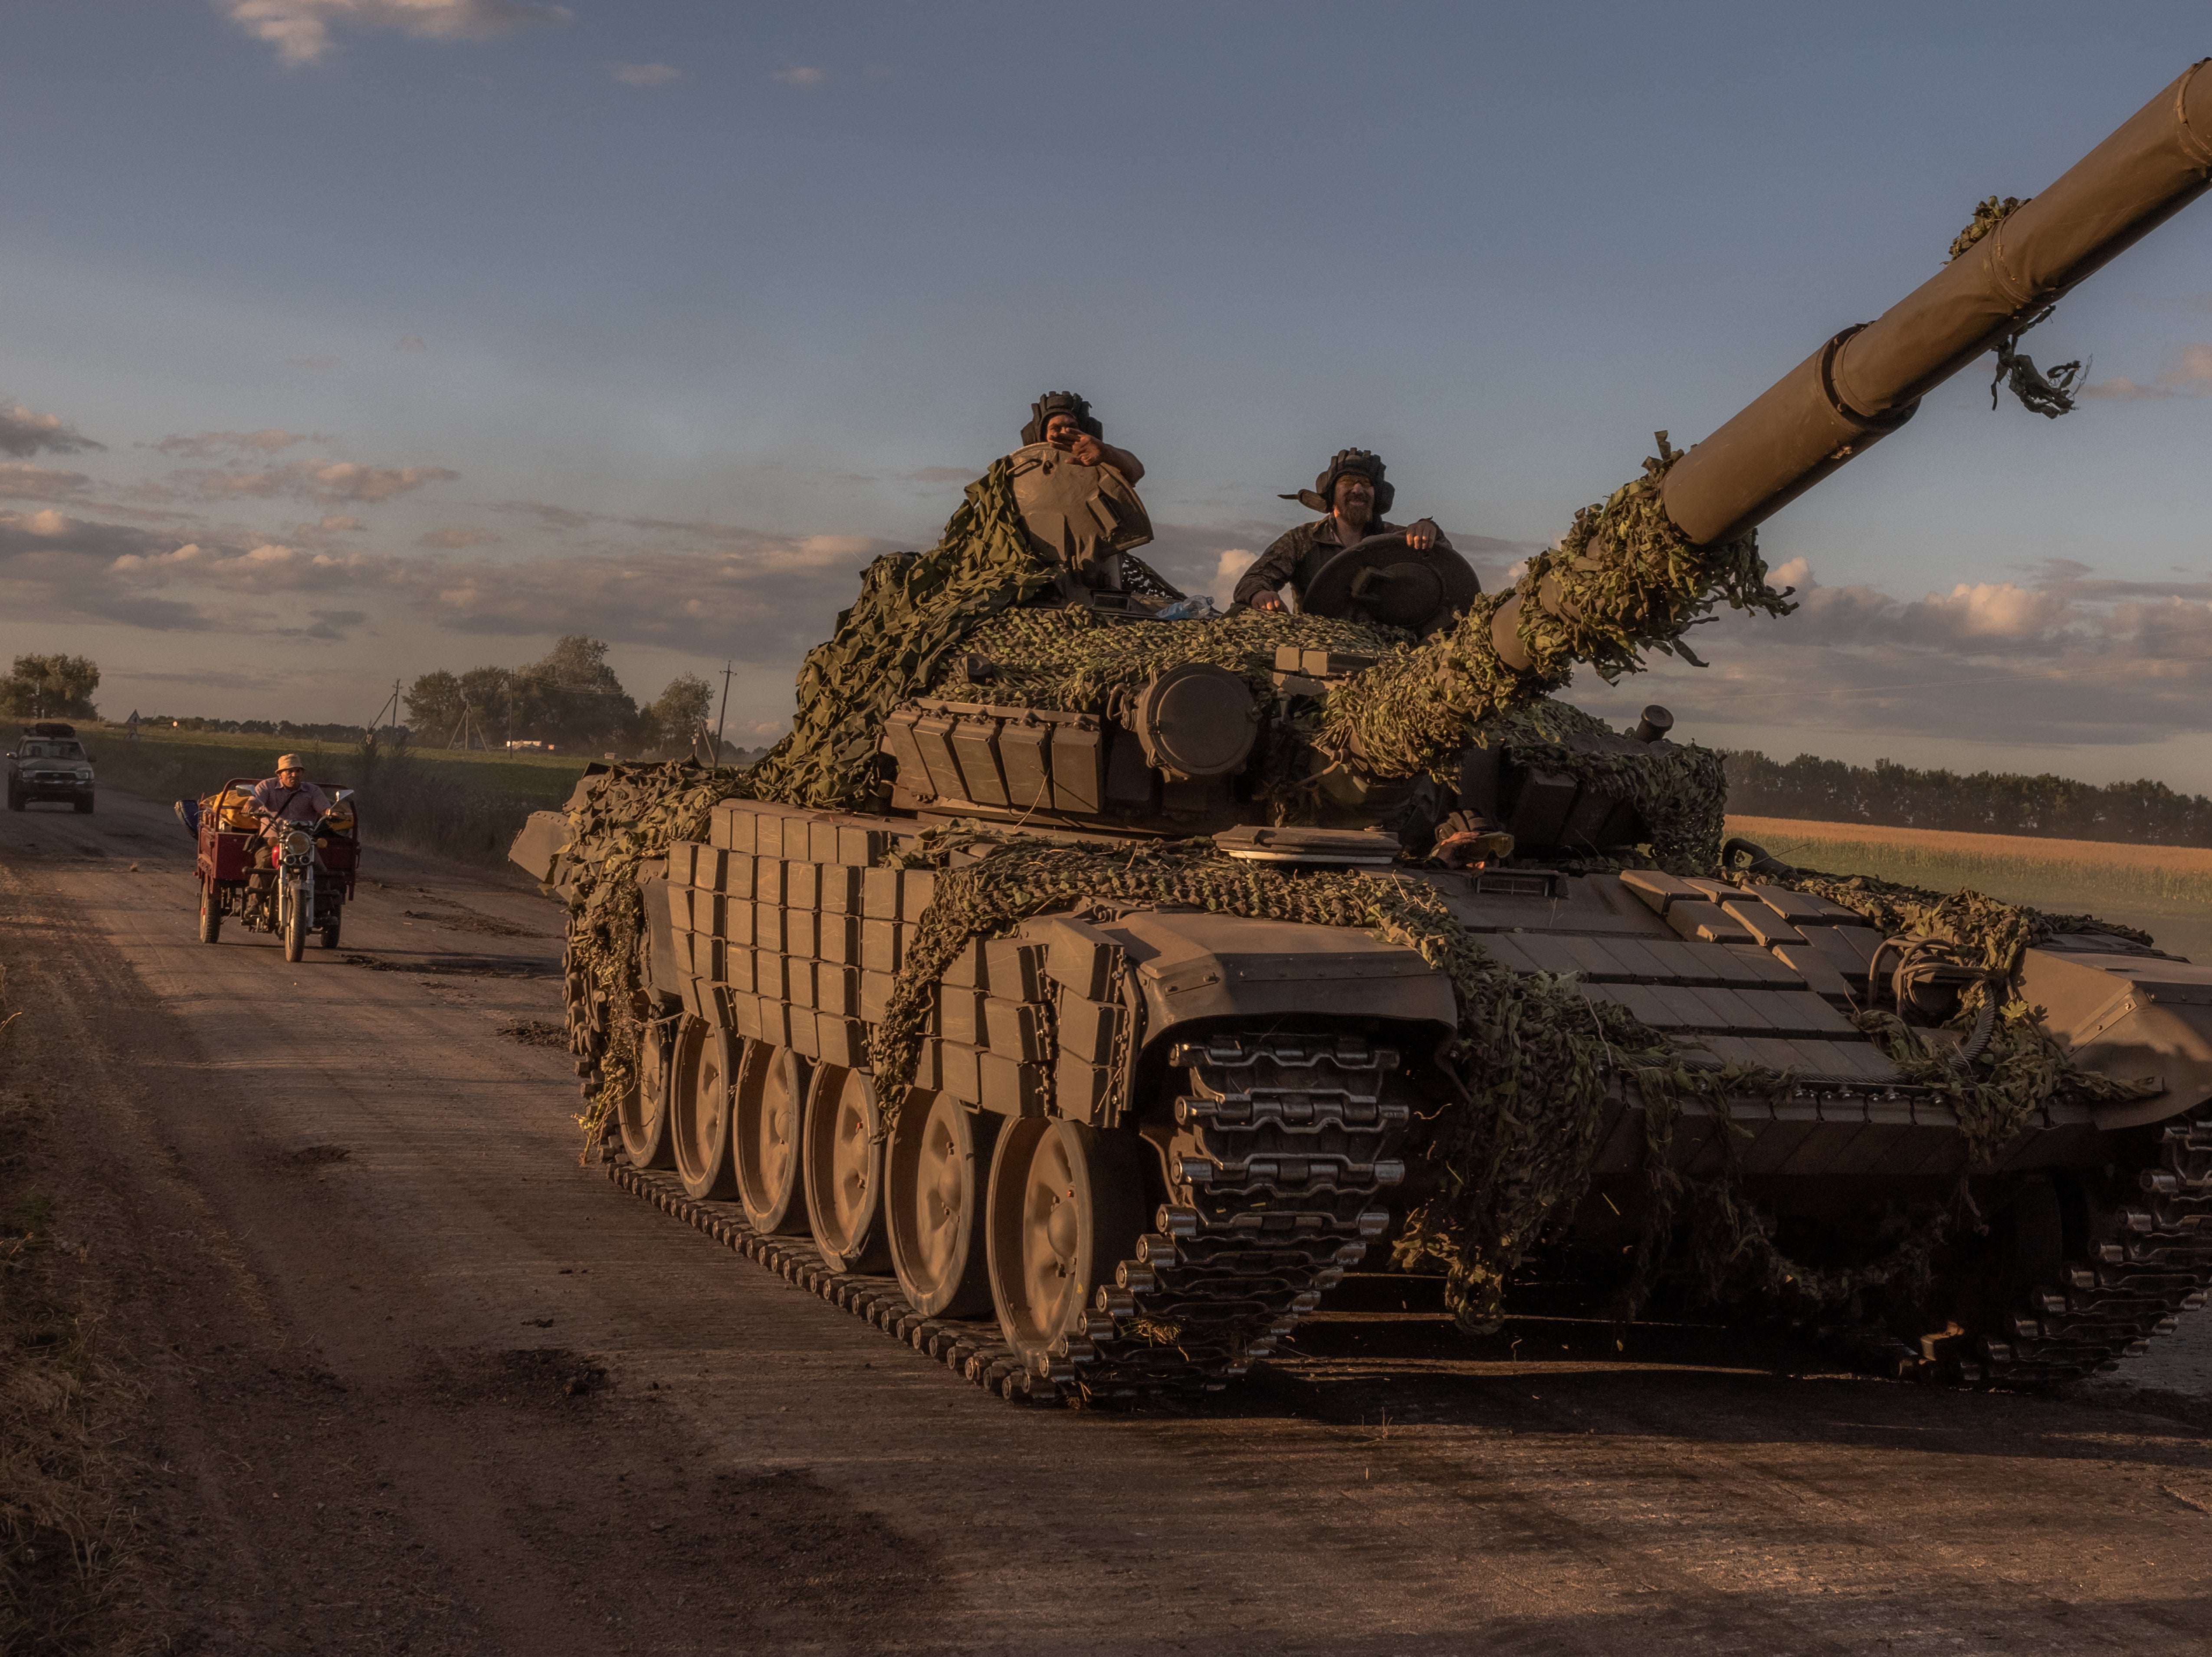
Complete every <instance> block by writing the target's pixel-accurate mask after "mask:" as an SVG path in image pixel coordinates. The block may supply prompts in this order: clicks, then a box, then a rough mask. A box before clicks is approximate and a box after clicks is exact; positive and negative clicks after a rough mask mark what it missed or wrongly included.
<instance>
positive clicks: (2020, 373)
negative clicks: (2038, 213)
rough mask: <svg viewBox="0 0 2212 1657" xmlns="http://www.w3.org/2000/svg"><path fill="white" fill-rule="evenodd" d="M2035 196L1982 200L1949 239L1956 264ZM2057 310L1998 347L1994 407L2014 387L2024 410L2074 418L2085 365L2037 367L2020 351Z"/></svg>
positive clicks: (2045, 311)
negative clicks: (2025, 339)
mask: <svg viewBox="0 0 2212 1657" xmlns="http://www.w3.org/2000/svg"><path fill="white" fill-rule="evenodd" d="M2033 200H2034V197H2032V196H2030V197H2019V196H2007V197H2004V199H2003V200H2002V201H2000V200H1998V199H1997V197H1995V196H1988V197H1984V198H1983V199H1982V201H1981V202H1980V203H1978V205H1977V206H1976V207H1975V209H1974V216H1973V217H1972V218H1971V219H1969V220H1967V221H1966V228H1965V229H1964V230H1961V231H1960V233H1959V234H1957V235H1955V236H1954V237H1953V238H1952V239H1951V258H1952V260H1954V261H1955V260H1957V259H1958V258H1960V257H1961V256H1963V255H1964V254H1966V252H1970V251H1971V250H1972V248H1974V247H1975V246H1978V245H1979V243H1980V242H1981V240H1982V238H1983V237H1984V236H1986V235H1988V234H1990V232H1991V231H1992V230H1995V229H1996V228H1997V227H1998V226H1999V225H2001V224H2002V223H2003V222H2005V221H2006V220H2007V219H2008V218H2010V217H2011V216H2012V215H2014V214H2015V213H2017V212H2019V211H2020V209H2021V208H2023V207H2025V206H2027V203H2029V202H2030V201H2033ZM2056 308H2057V307H2054V306H2049V305H2046V306H2045V307H2043V308H2042V309H2041V310H2039V311H2038V312H2036V313H2034V314H2033V316H2031V317H2029V318H2028V319H2027V321H2025V322H2023V323H2021V325H2020V326H2018V327H2017V328H2015V329H2014V330H2013V331H2011V332H2010V333H2008V334H2007V335H2006V336H2005V337H2003V338H2002V339H2001V340H1999V341H1998V342H1997V344H1996V356H1997V367H1996V373H1995V374H1993V375H1991V376H1990V407H1991V408H1992V409H1994V408H1996V406H1997V394H1998V392H1999V391H2002V390H2004V389H2006V388H2007V387H2008V386H2009V387H2010V389H2011V391H2012V394H2013V395H2014V396H2015V397H2016V398H2019V399H2020V405H2021V408H2023V409H2026V410H2028V411H2029V412H2030V413H2033V414H2039V415H2042V416H2045V418H2046V419H2051V420H2056V419H2057V418H2058V416H2061V415H2063V414H2071V413H2073V412H2074V409H2075V396H2076V394H2077V393H2078V392H2079V391H2081V381H2082V378H2083V376H2084V375H2085V374H2086V373H2087V365H2086V364H2084V363H2082V362H2081V361H2078V360H2076V361H2073V362H2060V363H2056V364H2054V365H2052V366H2051V367H2048V368H2039V367H2036V366H2035V359H2034V358H2033V357H2031V356H2029V355H2027V353H2026V352H2025V351H2023V350H2021V349H2020V341H2021V335H2023V334H2025V333H2027V331H2028V330H2029V329H2031V328H2033V327H2036V326H2037V325H2039V324H2042V323H2045V322H2048V321H2050V320H2051V313H2052V312H2053V311H2054V310H2055V309H2056Z"/></svg>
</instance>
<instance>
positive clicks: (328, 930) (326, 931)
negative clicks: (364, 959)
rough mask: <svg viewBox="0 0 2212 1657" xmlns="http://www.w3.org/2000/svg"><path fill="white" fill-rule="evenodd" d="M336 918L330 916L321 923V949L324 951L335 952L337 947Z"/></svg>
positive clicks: (337, 918) (335, 916)
mask: <svg viewBox="0 0 2212 1657" xmlns="http://www.w3.org/2000/svg"><path fill="white" fill-rule="evenodd" d="M338 920H339V917H338V916H337V915H332V916H331V918H330V919H329V920H325V922H324V923H323V947H324V948H325V949H326V950H335V949H336V948H337V946H338Z"/></svg>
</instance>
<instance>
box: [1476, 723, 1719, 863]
mask: <svg viewBox="0 0 2212 1657" xmlns="http://www.w3.org/2000/svg"><path fill="white" fill-rule="evenodd" d="M1615 734H1616V733H1615V732H1614V731H1613V727H1612V726H1610V725H1607V724H1606V723H1605V721H1604V720H1602V719H1599V718H1597V717H1596V715H1595V714H1591V713H1584V712H1583V710H1582V709H1580V708H1578V707H1571V706H1569V705H1568V704H1567V703H1565V702H1558V701H1552V700H1551V699H1550V698H1549V697H1545V698H1542V699H1541V700H1539V701H1535V702H1533V703H1530V704H1528V705H1527V706H1525V707H1516V708H1515V709H1513V710H1512V711H1511V712H1510V713H1505V714H1503V715H1501V716H1499V717H1498V718H1497V719H1493V720H1492V721H1491V722H1490V723H1489V724H1487V725H1485V726H1483V727H1482V728H1481V730H1480V731H1479V732H1478V735H1477V740H1478V741H1480V742H1482V743H1483V744H1486V745H1488V746H1493V747H1501V748H1502V749H1503V750H1504V755H1505V757H1506V758H1507V759H1508V760H1510V761H1511V762H1513V763H1514V764H1516V765H1518V766H1522V767H1524V768H1527V769H1528V770H1531V771H1556V772H1563V773H1565V774H1566V775H1568V776H1571V777H1573V778H1574V779H1575V780H1577V781H1578V782H1585V783H1593V784H1595V785H1596V786H1598V787H1600V788H1601V789H1602V790H1604V791H1605V792H1607V793H1609V794H1612V795H1613V796H1615V797H1616V798H1620V799H1624V800H1626V801H1627V802H1628V804H1630V805H1631V806H1632V807H1634V808H1635V810H1636V814H1637V815H1638V816H1640V817H1642V818H1643V819H1644V825H1645V826H1646V827H1647V828H1649V829H1650V831H1651V856H1652V860H1653V861H1654V862H1656V863H1657V864H1658V865H1659V866H1660V867H1661V868H1662V869H1666V870H1668V871H1672V872H1674V873H1675V874H1699V875H1702V874H1705V873H1707V872H1709V871H1711V870H1712V869H1713V868H1715V867H1716V866H1717V865H1718V864H1719V862H1720V855H1721V835H1722V830H1723V827H1724V826H1725V824H1726V822H1727V816H1728V776H1727V774H1726V773H1725V772H1724V771H1723V768H1722V761H1721V756H1719V755H1718V754H1717V753H1715V752H1714V751H1713V750H1711V749H1709V748H1699V747H1697V746H1695V745H1686V746H1681V747H1676V748H1673V749H1671V750H1657V751H1650V750H1647V751H1644V752H1642V753H1622V752H1605V751H1602V750H1601V751H1598V752H1595V753H1593V752H1589V751H1587V750H1583V749H1580V748H1571V747H1569V746H1567V744H1566V741H1565V739H1566V738H1570V737H1611V736H1613V735H1615Z"/></svg>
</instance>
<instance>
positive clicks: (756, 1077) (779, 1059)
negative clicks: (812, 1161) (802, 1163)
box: [735, 1041, 807, 1237]
mask: <svg viewBox="0 0 2212 1657" xmlns="http://www.w3.org/2000/svg"><path fill="white" fill-rule="evenodd" d="M805 1108H806V1061H805V1059H801V1058H800V1057H799V1055H798V1054H797V1053H793V1051H792V1050H791V1049H790V1048H788V1047H770V1046H769V1045H768V1044H767V1043H766V1042H764V1041H756V1042H754V1043H752V1044H751V1046H750V1047H748V1048H747V1049H746V1050H745V1061H744V1067H743V1068H742V1069H741V1070H740V1071H738V1096H737V1123H736V1128H735V1136H736V1138H737V1162H738V1201H739V1202H741V1203H743V1204H744V1208H745V1223H747V1224H749V1225H750V1226H751V1227H752V1229H754V1230H756V1231H764V1232H767V1233H768V1234H769V1235H771V1236H786V1237H791V1236H797V1235H800V1234H801V1233H803V1232H805V1230H806V1229H807V1225H806V1193H805V1181H802V1180H801V1179H800V1178H799V1125H800V1122H801V1120H802V1119H803V1118H804V1116H805Z"/></svg>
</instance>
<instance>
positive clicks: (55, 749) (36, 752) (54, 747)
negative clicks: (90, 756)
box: [22, 742, 84, 760]
mask: <svg viewBox="0 0 2212 1657" xmlns="http://www.w3.org/2000/svg"><path fill="white" fill-rule="evenodd" d="M22 757H23V758H25V759H27V760H81V759H82V758H83V757H84V750H83V749H82V747H80V746H79V745H78V744H76V743H73V742H27V743H25V744H23V753H22Z"/></svg>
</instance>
